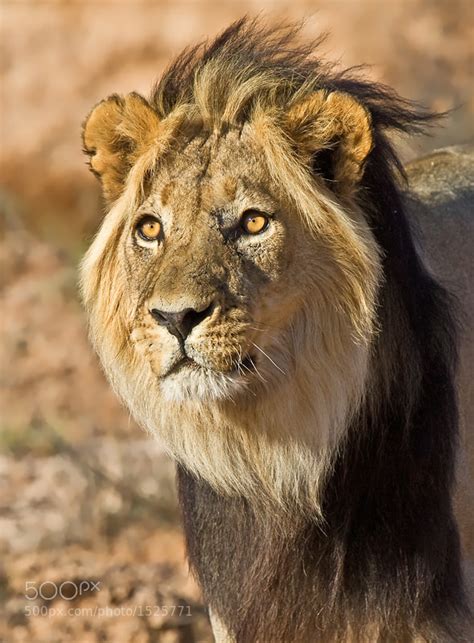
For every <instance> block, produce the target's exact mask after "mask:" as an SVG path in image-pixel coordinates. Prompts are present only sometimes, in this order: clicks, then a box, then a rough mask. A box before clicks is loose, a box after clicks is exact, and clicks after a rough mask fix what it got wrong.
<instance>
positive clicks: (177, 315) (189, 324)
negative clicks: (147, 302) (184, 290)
mask: <svg viewBox="0 0 474 643" xmlns="http://www.w3.org/2000/svg"><path fill="white" fill-rule="evenodd" d="M213 309H214V306H213V304H212V303H211V304H209V306H206V308H203V309H202V310H196V309H195V308H184V309H183V310H180V311H178V312H168V311H165V310H158V309H157V308H152V309H151V310H150V314H151V316H152V317H153V319H154V320H155V321H156V322H158V324H160V326H164V327H165V328H167V329H168V331H169V332H170V333H171V334H172V335H174V336H175V337H177V338H178V339H179V340H180V341H184V340H185V339H186V337H187V336H188V335H189V333H190V332H191V331H192V329H193V328H194V327H195V326H197V325H198V324H200V323H201V322H202V321H204V319H206V317H209V316H210V315H211V313H212V311H213Z"/></svg>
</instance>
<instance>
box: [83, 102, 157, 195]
mask: <svg viewBox="0 0 474 643" xmlns="http://www.w3.org/2000/svg"><path fill="white" fill-rule="evenodd" d="M159 123H160V121H159V117H158V115H157V113H156V112H155V111H154V109H153V108H152V107H151V106H150V105H149V103H148V102H147V101H146V100H145V99H144V98H143V97H142V96H140V95H139V94H135V93H132V94H128V95H127V96H125V97H121V96H118V95H113V96H110V97H109V98H107V99H105V100H103V101H102V102H100V103H99V104H98V105H96V106H95V107H94V109H93V110H92V112H91V113H90V114H89V116H88V117H87V118H86V120H85V122H84V128H83V142H84V152H85V153H86V154H87V155H88V156H89V157H90V169H91V171H92V172H93V173H94V174H95V175H96V176H98V177H99V178H100V180H101V183H102V189H103V192H104V196H105V198H106V200H107V201H108V202H109V203H110V202H112V201H114V200H115V199H116V198H117V197H118V196H119V195H120V193H121V191H122V189H123V187H124V184H125V180H126V178H127V175H128V173H129V171H130V169H131V167H132V166H133V165H134V163H135V162H136V161H137V159H138V158H139V157H140V156H141V155H142V154H143V153H144V152H145V151H146V150H147V149H148V148H149V147H150V146H151V145H153V143H154V142H155V141H156V139H157V138H158V129H159Z"/></svg>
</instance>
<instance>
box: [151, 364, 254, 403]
mask: <svg viewBox="0 0 474 643" xmlns="http://www.w3.org/2000/svg"><path fill="white" fill-rule="evenodd" d="M246 388H247V383H246V381H245V379H244V378H242V377H241V376H239V375H237V374H230V375H229V374H225V373H216V372H213V371H210V370H208V369H204V368H200V369H195V368H192V369H191V368H183V369H181V370H180V371H179V373H172V374H170V375H169V376H167V377H165V378H164V379H163V380H161V382H160V390H161V393H162V396H163V398H164V400H166V401H167V402H185V401H189V400H199V401H211V400H224V399H233V398H235V397H236V396H237V395H238V394H239V393H242V392H244V391H245V390H246Z"/></svg>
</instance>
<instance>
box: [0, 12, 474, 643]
mask: <svg viewBox="0 0 474 643" xmlns="http://www.w3.org/2000/svg"><path fill="white" fill-rule="evenodd" d="M244 13H249V14H251V15H254V14H256V13H263V15H264V17H266V19H267V20H268V21H274V20H278V19H281V18H289V19H301V18H302V17H306V19H307V22H306V25H305V27H304V29H303V35H304V36H307V37H314V36H316V35H318V34H319V33H321V32H322V31H328V32H329V33H330V37H329V38H328V40H327V41H326V43H325V44H324V46H323V51H324V53H325V55H326V56H327V57H329V58H330V59H332V60H334V61H339V62H340V64H341V65H343V66H349V65H354V64H360V63H367V64H368V65H369V67H368V69H367V75H368V76H370V77H372V78H375V79H378V80H382V81H383V82H386V83H388V84H390V85H393V86H394V87H395V88H396V89H397V90H398V91H399V92H400V93H402V94H403V95H405V96H407V97H410V98H412V99H415V100H417V101H419V102H421V103H423V104H424V105H426V106H428V107H430V108H432V109H434V110H440V111H445V110H453V111H451V113H450V115H449V116H448V117H447V118H445V120H444V123H443V126H442V127H440V128H437V129H435V130H434V131H433V132H432V136H431V137H430V138H424V139H420V140H412V141H408V142H402V143H401V153H402V155H403V158H404V159H405V160H408V159H410V158H412V157H414V156H415V155H419V154H421V153H425V152H428V151H430V150H432V149H435V148H437V147H440V146H442V145H445V144H454V143H461V142H465V141H468V140H472V138H473V135H474V118H473V116H474V95H473V80H474V77H473V74H474V72H473V69H474V60H473V58H474V56H473V53H474V52H473V44H472V43H473V42H474V3H472V0H465V1H463V0H445V1H443V0H440V1H435V0H398V1H392V0H378V1H377V0H346V1H344V2H342V1H339V0H331V1H326V2H325V1H323V0H320V1H318V0H311V1H306V0H293V2H292V3H291V4H285V3H281V2H276V1H274V2H270V1H267V2H262V1H260V2H257V1H255V2H248V1H245V0H242V1H241V2H240V3H234V2H225V1H221V2H217V1H207V0H188V1H186V2H183V1H175V2H164V1H163V2H161V1H159V0H158V1H154V2H146V1H142V2H138V1H137V2H134V1H132V0H95V1H94V0H90V1H89V0H86V1H83V2H80V1H79V0H77V1H73V0H58V1H55V0H49V1H47V0H45V1H40V0H38V1H35V2H25V1H23V2H21V1H8V0H2V3H1V5H0V20H1V22H0V25H1V34H0V48H1V60H0V69H1V75H2V77H1V85H0V91H1V112H2V114H1V132H0V137H1V141H0V143H1V159H0V174H1V183H0V209H1V212H2V216H3V222H4V226H3V240H2V249H1V262H2V265H1V282H2V283H1V292H2V311H1V320H2V337H1V382H2V390H1V398H0V404H1V409H0V414H1V429H0V640H5V641H8V642H10V641H12V642H17V641H25V642H26V641H28V642H31V641H33V642H43V641H45V642H46V641H47V642H48V643H54V642H56V641H57V642H61V643H62V642H63V641H74V642H78V643H86V642H96V641H114V642H118V643H121V642H127V643H128V642H134V643H135V642H137V643H138V642H139V643H142V642H148V641H153V642H154V641H160V642H168V643H174V642H176V643H177V642H182V643H193V642H195V643H197V642H198V641H200V642H209V641H211V640H212V639H211V636H210V630H209V626H208V623H207V618H206V613H205V610H204V608H203V606H202V605H201V603H200V598H199V592H198V591H197V588H196V586H195V584H194V583H193V581H192V579H191V578H190V577H189V575H188V570H187V565H186V563H185V559H184V546H183V539H182V535H181V531H180V526H179V512H178V511H177V507H176V498H175V492H174V486H173V482H174V481H173V475H174V474H173V467H172V465H171V463H170V462H169V461H168V460H167V458H166V456H165V455H164V453H163V451H162V449H161V447H160V446H159V445H158V444H156V443H152V442H150V441H149V440H148V439H147V437H146V435H145V434H144V433H143V432H142V431H141V430H140V429H139V428H138V427H137V426H136V425H135V424H134V422H133V420H132V419H131V418H130V417H129V415H128V413H127V412H126V411H125V410H124V409H122V408H121V407H120V405H119V403H118V402H117V401H116V400H115V398H114V396H113V394H112V393H111V391H110V390H109V388H108V386H107V384H106V382H105V380H104V377H103V375H102V373H101V371H100V368H99V366H98V364H97V361H96V358H95V357H94V355H93V354H92V352H91V350H90V348H89V346H88V343H87V339H86V331H85V325H84V317H83V314H82V311H81V307H80V303H79V300H78V295H77V287H76V281H77V264H78V261H79V259H80V257H81V255H82V253H83V252H84V249H85V248H86V247H87V245H88V243H89V242H90V240H91V238H92V235H93V233H94V231H95V230H96V228H97V226H98V224H99V222H100V219H101V212H102V204H101V200H100V194H99V188H98V184H97V183H96V181H95V179H94V178H93V177H92V175H90V174H89V173H88V171H87V169H86V166H85V159H84V158H83V156H82V154H81V140H80V126H81V122H82V120H83V118H84V117H85V115H86V114H87V113H88V111H89V110H90V109H91V107H92V106H93V105H94V104H95V103H96V102H98V101H99V100H101V99H102V98H103V97H105V96H107V95H108V94H110V93H112V92H119V93H120V92H129V91H132V90H136V91H139V92H142V93H145V94H147V93H148V91H149V89H150V88H151V85H152V83H153V81H154V79H156V77H157V76H158V75H159V74H160V72H161V71H162V70H163V68H164V66H165V65H166V64H167V62H168V61H169V59H170V57H171V56H173V55H174V54H176V53H177V52H179V51H180V49H181V48H182V47H184V46H185V45H187V44H190V43H192V42H194V41H196V39H202V38H205V37H208V36H212V35H214V34H215V33H216V32H218V31H219V30H221V29H222V28H224V27H225V26H226V25H227V24H228V23H229V22H231V21H232V20H234V19H236V18H238V17H240V16H241V15H243V14H244ZM236 582H238V581H237V579H236ZM81 583H82V585H81ZM93 583H99V585H100V589H99V591H97V590H96V589H94V585H93ZM79 587H80V588H81V591H80V592H79V591H75V590H78V588H79ZM28 588H30V589H28ZM40 588H41V592H40V595H38V596H37V597H36V598H34V597H35V592H36V591H37V590H39V589H40ZM58 588H62V591H61V592H59V594H62V595H63V597H61V596H60V595H59V594H58V595H57V596H55V591H56V590H58ZM67 588H69V589H67ZM68 592H69V594H68ZM25 594H26V595H27V596H28V597H29V598H31V599H32V600H29V599H28V598H26V596H25ZM75 594H78V595H77V596H75ZM173 605H175V606H181V605H183V606H186V610H184V611H183V610H181V614H180V613H179V612H180V610H179V609H175V610H174V614H171V613H170V612H171V611H172V610H168V612H169V613H168V614H166V613H165V612H166V610H165V609H162V608H163V607H165V606H173ZM136 606H138V607H139V609H138V610H137V609H136ZM140 606H141V609H140ZM71 607H72V608H74V610H75V612H74V615H71V613H70V612H68V613H64V611H63V610H64V608H68V609H69V608H71ZM97 607H101V608H103V610H102V613H101V614H98V613H94V611H93V610H94V609H96V608H97ZM26 608H30V609H29V610H28V609H26ZM33 608H34V610H33ZM106 608H109V612H106ZM145 608H150V609H145ZM110 610H115V611H110Z"/></svg>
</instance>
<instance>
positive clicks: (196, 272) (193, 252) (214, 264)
mask: <svg viewBox="0 0 474 643" xmlns="http://www.w3.org/2000/svg"><path fill="white" fill-rule="evenodd" d="M209 232H210V231H209ZM206 237H207V238H206ZM210 237H212V233H211V234H210V235H209V233H208V234H206V231H202V232H200V233H199V234H196V235H195V236H194V238H193V239H191V240H190V242H189V243H188V244H186V245H181V244H180V245H179V246H178V247H176V246H175V247H170V248H169V252H168V253H167V254H168V257H167V258H166V259H167V260H166V265H163V266H162V268H161V270H160V271H159V273H158V275H157V279H156V282H155V287H154V292H153V295H152V298H151V302H150V303H151V305H152V306H153V307H155V308H159V309H160V310H168V311H176V310H183V309H185V308H194V309H197V310H201V309H203V308H205V307H207V306H208V305H209V304H210V303H211V301H213V300H215V298H216V294H217V292H218V290H219V282H220V279H221V274H220V273H222V267H221V260H222V257H221V252H220V251H219V244H215V243H212V239H211V238H210Z"/></svg>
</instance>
